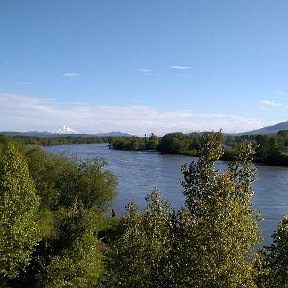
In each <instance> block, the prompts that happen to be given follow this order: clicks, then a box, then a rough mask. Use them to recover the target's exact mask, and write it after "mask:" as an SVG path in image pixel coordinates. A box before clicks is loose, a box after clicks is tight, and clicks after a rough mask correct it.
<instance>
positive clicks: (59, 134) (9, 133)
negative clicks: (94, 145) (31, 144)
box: [0, 125, 133, 138]
mask: <svg viewBox="0 0 288 288" xmlns="http://www.w3.org/2000/svg"><path fill="white" fill-rule="evenodd" d="M0 134H5V135H7V136H11V137H14V136H32V137H65V136H69V135H70V136H71V135H73V136H75V137H103V138H108V137H132V136H133V135H131V134H128V133H123V132H119V131H117V132H108V133H97V134H85V133H79V132H77V131H75V130H74V129H72V128H70V127H68V126H67V125H63V127H62V128H61V129H58V130H57V131H56V132H55V133H52V132H48V131H43V132H40V131H27V132H15V131H3V132H0Z"/></svg>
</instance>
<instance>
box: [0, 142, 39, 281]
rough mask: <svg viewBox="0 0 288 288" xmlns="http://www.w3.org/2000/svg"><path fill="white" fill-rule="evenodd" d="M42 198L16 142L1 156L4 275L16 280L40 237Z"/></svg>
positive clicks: (0, 250)
mask: <svg viewBox="0 0 288 288" xmlns="http://www.w3.org/2000/svg"><path fill="white" fill-rule="evenodd" d="M38 206H39V198H38V197H37V196H36V191H35V187H34V183H33V181H32V179H31V178H30V176H29V171H28V167H27V164H26V162H25V161H24V159H23V158H22V157H21V155H20V154H19V152H18V151H17V150H15V148H14V146H13V145H12V144H7V145H5V146H4V147H3V149H2V153H1V159H0V217H1V218H0V275H1V278H2V279H5V278H8V279H12V278H15V277H17V276H18V274H19V273H20V272H21V271H23V270H25V268H26V266H27V265H28V264H29V262H30V260H31V255H32V252H33V250H34V249H35V246H36V245H37V242H38V241H39V240H40V239H39V238H40V235H39V230H38V227H37V223H36V222H35V220H34V218H35V214H36V212H37V210H38Z"/></svg>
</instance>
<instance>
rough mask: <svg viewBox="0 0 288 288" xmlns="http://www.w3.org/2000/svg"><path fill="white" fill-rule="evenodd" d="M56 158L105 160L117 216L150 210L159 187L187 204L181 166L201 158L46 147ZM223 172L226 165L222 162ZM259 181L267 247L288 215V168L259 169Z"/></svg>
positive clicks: (176, 203) (257, 198)
mask: <svg viewBox="0 0 288 288" xmlns="http://www.w3.org/2000/svg"><path fill="white" fill-rule="evenodd" d="M44 149H45V150H46V151H48V152H51V153H54V154H60V153H64V154H65V155H67V156H69V157H70V156H77V157H78V158H80V159H85V158H100V157H103V158H104V159H105V160H107V161H108V163H109V167H108V169H109V170H110V171H111V172H113V174H114V175H116V176H117V177H118V181H119V185H118V195H117V197H116V199H115V201H114V203H113V208H115V209H116V212H117V215H118V216H121V215H123V214H124V213H125V205H126V204H127V203H128V202H129V201H130V200H131V199H134V200H135V201H136V203H137V206H138V208H139V209H140V210H143V208H144V207H145V206H146V202H145V199H144V198H145V196H146V195H147V194H148V193H150V192H151V191H152V190H153V189H154V188H155V187H157V188H158V189H160V191H161V193H162V195H163V197H164V198H165V199H166V200H168V201H169V202H170V203H171V204H172V206H173V207H175V208H176V209H179V208H181V207H182V206H183V204H184V196H183V194H182V187H181V180H182V179H183V177H182V174H181V165H183V164H184V163H190V162H191V161H197V158H194V157H188V156H181V155H161V154H159V153H157V152H130V151H119V150H111V149H109V148H108V145H107V144H81V145H77V144H75V145H58V146H49V147H44ZM217 166H218V168H219V169H220V170H222V169H225V167H226V162H224V161H219V162H218V164H217ZM256 167H257V171H258V179H257V181H255V182H254V184H253V188H254V195H253V197H252V204H253V207H255V208H257V209H259V210H260V211H261V214H262V217H263V218H264V220H263V221H262V222H260V227H261V229H262V231H263V236H264V242H263V245H268V244H270V243H271V241H272V240H271V234H272V233H273V231H274V230H275V229H276V228H277V225H278V223H279V221H280V220H281V219H282V218H283V216H284V215H285V214H286V213H288V167H278V166H262V165H256Z"/></svg>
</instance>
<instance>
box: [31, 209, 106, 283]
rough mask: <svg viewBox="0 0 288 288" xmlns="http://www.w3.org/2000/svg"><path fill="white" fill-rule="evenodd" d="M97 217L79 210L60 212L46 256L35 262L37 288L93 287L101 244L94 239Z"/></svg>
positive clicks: (100, 259) (97, 269)
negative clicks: (37, 264)
mask: <svg viewBox="0 0 288 288" xmlns="http://www.w3.org/2000/svg"><path fill="white" fill-rule="evenodd" d="M95 219H99V216H98V214H95V212H94V211H92V210H86V209H82V208H79V207H77V206H76V205H75V207H74V208H72V209H68V210H67V209H60V211H59V212H58V213H57V214H56V217H55V235H53V236H52V237H51V239H50V240H49V241H48V244H49V245H48V246H49V247H50V252H49V253H48V254H47V255H46V256H45V254H44V255H43V256H41V257H40V258H39V262H40V264H41V265H40V266H41V268H40V269H39V272H38V275H36V279H37V283H38V284H37V285H38V286H39V287H47V288H48V287H53V288H54V287H95V285H96V284H97V282H99V281H98V280H99V277H100V275H101V273H102V267H101V264H102V253H101V243H100V242H99V240H98V239H97V237H96V232H97V230H96V229H97V227H95V223H97V222H96V221H95Z"/></svg>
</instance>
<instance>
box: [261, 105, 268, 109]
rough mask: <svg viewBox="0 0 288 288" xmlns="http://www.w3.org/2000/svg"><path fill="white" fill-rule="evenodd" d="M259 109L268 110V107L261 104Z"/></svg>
mask: <svg viewBox="0 0 288 288" xmlns="http://www.w3.org/2000/svg"><path fill="white" fill-rule="evenodd" d="M260 109H262V110H268V107H263V106H261V107H260Z"/></svg>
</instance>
